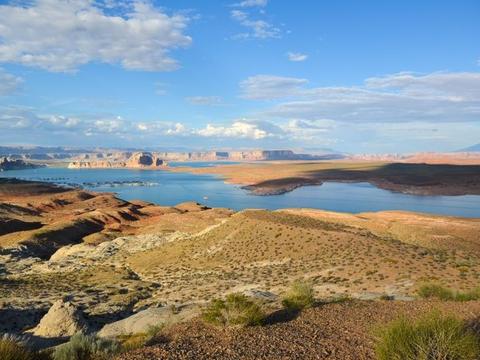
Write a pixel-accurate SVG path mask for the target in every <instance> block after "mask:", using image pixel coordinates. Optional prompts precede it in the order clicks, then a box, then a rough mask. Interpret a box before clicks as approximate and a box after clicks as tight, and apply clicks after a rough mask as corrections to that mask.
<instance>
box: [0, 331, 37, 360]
mask: <svg viewBox="0 0 480 360" xmlns="http://www.w3.org/2000/svg"><path fill="white" fill-rule="evenodd" d="M0 359H2V360H33V354H32V353H31V352H30V351H29V350H28V349H27V347H26V346H25V343H24V342H23V341H22V339H20V338H17V337H15V336H13V335H9V334H5V335H3V336H1V337H0Z"/></svg>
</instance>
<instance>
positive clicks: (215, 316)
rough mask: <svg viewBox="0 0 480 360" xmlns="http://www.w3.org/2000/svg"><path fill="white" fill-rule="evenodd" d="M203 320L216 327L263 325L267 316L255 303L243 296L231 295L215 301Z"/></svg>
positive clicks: (210, 305)
mask: <svg viewBox="0 0 480 360" xmlns="http://www.w3.org/2000/svg"><path fill="white" fill-rule="evenodd" d="M202 317H203V319H204V320H205V321H206V322H208V323H212V324H216V325H240V326H253V325H261V324H262V322H263V320H264V318H265V314H264V312H263V310H262V308H261V307H260V305H258V304H257V303H256V302H255V301H253V300H252V299H250V298H248V297H247V296H245V295H243V294H229V295H227V297H226V298H225V300H221V299H215V300H212V302H211V303H210V304H209V305H208V307H207V308H206V309H205V310H204V311H203V313H202Z"/></svg>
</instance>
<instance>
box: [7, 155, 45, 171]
mask: <svg viewBox="0 0 480 360" xmlns="http://www.w3.org/2000/svg"><path fill="white" fill-rule="evenodd" d="M40 166H41V165H35V164H30V163H27V162H25V161H23V160H19V159H10V158H8V157H4V158H3V159H0V171H6V170H23V169H33V168H36V167H40Z"/></svg>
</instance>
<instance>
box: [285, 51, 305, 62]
mask: <svg viewBox="0 0 480 360" xmlns="http://www.w3.org/2000/svg"><path fill="white" fill-rule="evenodd" d="M287 57H288V60H290V61H293V62H301V61H305V60H307V58H308V55H306V54H302V53H295V52H288V53H287Z"/></svg>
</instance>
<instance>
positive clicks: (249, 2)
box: [233, 0, 268, 7]
mask: <svg viewBox="0 0 480 360" xmlns="http://www.w3.org/2000/svg"><path fill="white" fill-rule="evenodd" d="M267 4H268V0H244V1H241V2H239V3H236V4H234V5H233V6H238V7H254V6H260V7H265V6H267Z"/></svg>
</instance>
